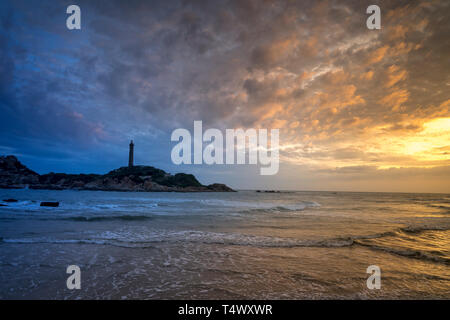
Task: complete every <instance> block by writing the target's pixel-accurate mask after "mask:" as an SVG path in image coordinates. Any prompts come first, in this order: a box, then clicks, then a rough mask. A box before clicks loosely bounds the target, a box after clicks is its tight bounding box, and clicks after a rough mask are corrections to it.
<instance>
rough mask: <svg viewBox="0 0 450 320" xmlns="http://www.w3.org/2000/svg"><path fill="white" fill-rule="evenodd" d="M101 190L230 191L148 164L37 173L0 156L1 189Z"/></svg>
mask: <svg viewBox="0 0 450 320" xmlns="http://www.w3.org/2000/svg"><path fill="white" fill-rule="evenodd" d="M25 187H29V188H30V189H50V190H66V189H75V190H102V191H148V192H151V191H167V192H170V191H174V192H233V191H234V190H233V189H231V188H229V187H228V186H226V185H224V184H219V183H214V184H210V185H208V186H204V185H202V184H201V183H200V182H199V181H198V180H197V179H196V178H195V177H194V176H193V175H192V174H186V173H177V174H175V175H171V174H169V173H167V172H165V171H164V170H161V169H157V168H154V167H151V166H133V167H121V168H119V169H116V170H113V171H110V172H108V173H107V174H104V175H100V174H66V173H53V172H50V173H47V174H43V175H39V174H37V173H36V172H34V171H31V170H30V169H28V168H27V167H25V166H24V165H22V164H21V163H20V162H19V160H17V158H16V157H15V156H6V157H5V156H1V157H0V188H25Z"/></svg>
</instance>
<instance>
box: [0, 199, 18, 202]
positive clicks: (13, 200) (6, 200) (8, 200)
mask: <svg viewBox="0 0 450 320" xmlns="http://www.w3.org/2000/svg"><path fill="white" fill-rule="evenodd" d="M17 201H19V200H16V199H4V200H3V202H17Z"/></svg>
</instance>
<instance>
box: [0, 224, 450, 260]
mask: <svg viewBox="0 0 450 320" xmlns="http://www.w3.org/2000/svg"><path fill="white" fill-rule="evenodd" d="M99 218H100V217H99ZM106 218H109V217H106ZM116 218H119V219H120V218H123V217H116ZM129 218H130V217H126V218H125V219H129ZM135 218H136V219H141V218H143V219H146V218H147V217H141V216H135ZM94 221H95V220H94ZM449 229H450V227H449V226H434V225H422V226H407V227H403V228H398V229H396V230H391V231H387V232H383V233H376V234H369V235H361V236H347V237H336V238H331V239H317V240H316V239H314V240H312V239H296V238H283V237H271V236H257V235H248V234H241V233H222V232H210V231H198V230H180V231H173V230H151V229H147V228H145V227H142V230H141V229H136V228H127V227H124V228H122V229H121V230H118V231H105V232H102V233H85V234H84V235H85V236H84V237H83V238H82V239H54V238H45V237H40V238H32V237H30V238H17V239H13V238H4V239H0V242H1V243H13V244H34V243H49V244H94V245H111V246H118V247H126V248H148V247H154V246H155V244H158V243H169V244H170V243H173V244H180V245H186V244H206V245H226V246H244V247H261V248H296V247H316V248H343V247H351V246H355V245H357V246H363V247H366V248H369V249H372V250H377V251H384V252H387V253H391V254H395V255H399V256H402V257H406V258H414V259H420V260H426V261H432V262H437V263H444V264H447V265H448V264H450V256H449V253H448V250H446V249H445V248H443V249H439V248H438V247H435V246H433V245H427V242H426V241H425V240H424V239H427V237H428V236H429V235H424V236H423V237H422V236H418V235H417V234H419V233H421V232H434V233H432V236H440V237H444V238H445V237H446V234H442V232H446V231H448V230H449ZM435 232H438V233H440V234H437V235H436V234H435ZM416 235H417V236H416ZM423 241H425V242H423Z"/></svg>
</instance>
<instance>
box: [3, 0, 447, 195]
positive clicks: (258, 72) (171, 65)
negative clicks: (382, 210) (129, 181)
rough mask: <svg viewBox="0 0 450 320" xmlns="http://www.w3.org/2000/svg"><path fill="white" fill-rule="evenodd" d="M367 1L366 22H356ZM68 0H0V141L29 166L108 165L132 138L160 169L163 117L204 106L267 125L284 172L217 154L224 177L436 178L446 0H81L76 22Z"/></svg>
mask: <svg viewBox="0 0 450 320" xmlns="http://www.w3.org/2000/svg"><path fill="white" fill-rule="evenodd" d="M370 4H377V5H379V6H380V8H381V13H382V29H381V30H368V29H367V28H366V19H367V17H368V15H367V14H366V13H365V12H366V8H367V6H368V5H370ZM67 5H68V4H66V3H64V2H55V1H41V2H39V3H36V2H32V1H21V0H19V1H6V2H5V1H4V2H2V4H0V7H1V11H0V12H1V13H0V22H1V26H2V31H1V32H0V70H1V72H0V111H1V113H2V117H1V119H0V124H1V127H2V131H1V132H2V135H1V138H0V150H5V151H4V152H10V153H16V154H19V155H22V156H23V157H25V158H26V159H28V163H27V164H29V165H30V166H32V167H33V166H34V167H36V170H48V169H50V168H51V167H52V166H53V167H54V166H55V161H57V160H56V159H61V160H65V161H66V160H67V159H76V160H72V161H75V162H74V163H75V164H76V166H74V165H73V164H67V165H66V166H65V165H64V164H63V162H62V161H61V162H60V163H59V167H58V168H61V170H75V171H85V170H99V168H103V169H100V170H107V169H111V168H113V167H114V166H118V165H121V164H123V163H125V162H126V161H125V159H126V148H127V141H128V140H129V139H131V138H133V139H134V140H135V141H136V143H137V150H136V152H137V158H138V159H139V157H141V159H142V161H141V162H145V163H149V162H152V163H153V164H154V165H157V166H160V167H163V168H165V169H171V170H173V169H174V167H173V166H172V165H171V164H170V163H169V161H170V160H169V159H170V147H171V145H170V133H171V131H172V130H173V129H175V128H178V127H185V128H188V129H190V128H191V127H192V125H193V121H194V120H203V123H204V126H205V127H216V128H222V129H223V128H237V127H244V128H249V127H256V128H280V129H281V133H280V144H281V153H280V155H281V159H282V163H281V166H282V169H283V166H284V169H283V170H281V172H284V173H286V172H289V173H288V174H286V175H285V176H283V178H281V176H280V178H279V179H281V180H280V181H277V180H264V179H262V178H261V177H253V176H252V175H251V174H250V173H249V172H250V171H246V172H247V173H245V172H242V171H243V170H241V169H238V168H235V169H236V170H234V169H233V168H227V169H226V170H227V175H226V176H227V179H228V181H227V182H228V183H230V184H231V185H233V186H235V187H254V188H263V187H268V188H270V187H271V186H277V187H279V188H283V187H285V188H303V189H308V185H304V184H297V185H296V184H295V183H293V182H292V181H291V180H289V179H291V177H296V178H297V181H298V180H302V179H305V177H306V176H308V179H307V180H308V181H309V186H311V188H312V187H313V188H315V189H329V188H330V187H329V186H330V185H329V184H327V181H326V179H324V178H323V177H324V175H330V177H331V175H332V176H333V178H332V180H333V181H338V182H336V184H332V186H336V187H338V186H339V181H340V182H342V185H343V184H345V183H347V182H350V183H353V182H354V181H355V179H357V177H358V176H359V177H361V178H362V177H363V178H364V184H362V186H361V185H358V188H357V189H361V188H362V189H364V188H365V187H364V186H366V188H365V189H370V190H373V188H372V184H371V183H372V182H374V181H377V183H376V185H377V188H380V189H381V190H384V189H386V188H385V187H386V186H389V185H391V184H392V182H393V181H395V180H396V179H399V178H398V177H399V175H397V174H394V172H397V171H395V170H398V172H407V175H412V176H414V175H417V179H416V180H415V181H416V184H420V181H428V182H426V183H422V184H420V185H418V186H417V190H419V191H446V192H450V189H449V188H450V186H449V185H448V183H447V184H445V182H447V181H448V179H449V178H450V176H449V174H448V170H444V169H445V168H447V167H448V166H449V165H450V156H449V145H450V143H449V142H450V131H449V130H450V129H449V128H450V120H449V119H450V94H449V92H450V59H449V56H450V40H449V39H450V24H449V23H448V22H447V20H448V17H449V16H450V3H449V2H448V1H445V0H431V1H427V2H423V1H400V0H399V1H375V2H374V1H370V2H365V1H356V0H355V1H332V0H329V1H312V0H310V1H288V0H286V1H270V0H264V1H259V0H258V1H257V0H229V1H137V0H128V1H100V0H98V1H95V0H89V1H78V5H79V6H80V7H81V10H82V30H80V31H77V30H74V31H69V30H67V28H66V26H65V19H66V17H67V15H66V14H65V9H66V7H67ZM138 146H139V147H138ZM2 152H3V151H2ZM124 153H125V155H124ZM121 157H122V158H121ZM105 159H106V160H105ZM50 160H51V161H50ZM44 163H47V164H44ZM105 164H106V167H107V168H105ZM73 168H75V169H73ZM433 168H434V169H433ZM439 168H444V169H442V170H441V171H439V170H440V169H439ZM77 169H78V170H77ZM180 169H181V168H175V169H174V170H180ZM182 169H184V170H191V169H192V168H191V169H190V168H182ZM215 169H216V170H215ZM222 169H223V168H217V167H216V168H214V167H211V168H204V170H203V171H200V173H199V174H200V176H202V177H203V179H205V180H210V179H211V177H214V175H215V174H220V172H222ZM193 170H194V169H193ZM195 170H197V169H195ZM433 170H434V171H433ZM244 171H245V170H244ZM251 172H252V173H253V171H251ZM255 172H256V171H255ZM434 172H440V173H441V175H440V176H439V175H437V176H436V175H435V174H434ZM243 175H246V176H247V177H248V179H249V180H248V179H247V180H248V181H254V185H252V186H251V185H248V181H246V182H245V183H243V181H242V177H243ZM427 175H428V176H429V177H430V179H427V178H424V177H427ZM400 176H401V175H400ZM403 176H405V175H403ZM315 177H316V178H317V179H316V180H315ZM380 177H383V179H381V181H384V184H385V185H384V186H383V183H382V182H380ZM330 179H331V178H330ZM409 180H410V178H408V181H409ZM282 181H285V182H286V183H285V184H283V182H282ZM288 181H290V182H288ZM405 181H406V180H405ZM408 190H410V188H409V189H408Z"/></svg>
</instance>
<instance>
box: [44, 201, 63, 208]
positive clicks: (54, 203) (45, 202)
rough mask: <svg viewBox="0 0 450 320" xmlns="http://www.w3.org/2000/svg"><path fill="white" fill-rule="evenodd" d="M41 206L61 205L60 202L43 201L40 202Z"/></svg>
mask: <svg viewBox="0 0 450 320" xmlns="http://www.w3.org/2000/svg"><path fill="white" fill-rule="evenodd" d="M40 206H41V207H59V202H49V201H43V202H41V204H40Z"/></svg>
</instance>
